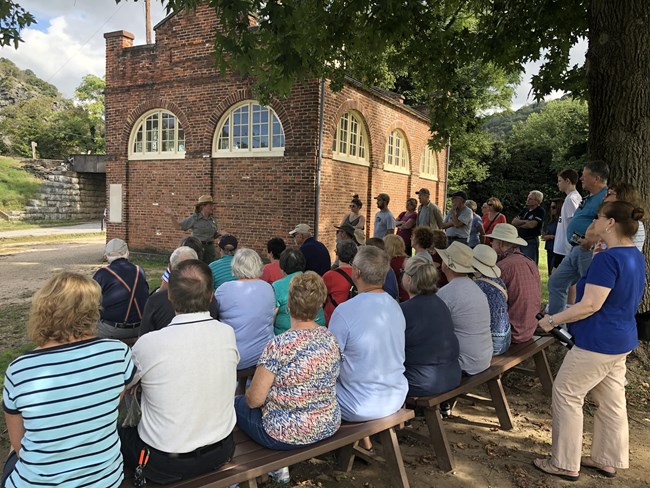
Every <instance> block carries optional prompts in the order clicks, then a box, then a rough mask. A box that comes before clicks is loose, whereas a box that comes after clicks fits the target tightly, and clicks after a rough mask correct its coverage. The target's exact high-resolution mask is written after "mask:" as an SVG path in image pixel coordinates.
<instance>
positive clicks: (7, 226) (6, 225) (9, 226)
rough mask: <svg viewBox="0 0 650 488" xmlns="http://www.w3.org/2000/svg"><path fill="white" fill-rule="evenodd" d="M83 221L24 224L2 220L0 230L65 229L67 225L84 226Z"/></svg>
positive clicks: (31, 221) (51, 221)
mask: <svg viewBox="0 0 650 488" xmlns="http://www.w3.org/2000/svg"><path fill="white" fill-rule="evenodd" d="M83 223H84V221H81V220H30V221H28V222H23V221H22V220H17V221H14V222H8V221H6V220H0V230H20V229H38V228H40V227H65V226H66V225H76V224H83Z"/></svg>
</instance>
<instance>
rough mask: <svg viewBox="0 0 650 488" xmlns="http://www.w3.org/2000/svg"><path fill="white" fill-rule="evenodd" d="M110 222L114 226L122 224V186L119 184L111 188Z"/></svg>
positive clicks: (109, 200) (109, 196)
mask: <svg viewBox="0 0 650 488" xmlns="http://www.w3.org/2000/svg"><path fill="white" fill-rule="evenodd" d="M108 221H109V222H111V223H113V224H119V223H121V222H122V185H121V184H119V183H118V184H114V185H110V186H109V190H108Z"/></svg>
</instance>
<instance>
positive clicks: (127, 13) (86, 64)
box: [0, 0, 165, 98]
mask: <svg viewBox="0 0 650 488" xmlns="http://www.w3.org/2000/svg"><path fill="white" fill-rule="evenodd" d="M20 3H21V5H22V6H23V7H24V8H25V9H27V10H28V11H29V12H31V13H32V14H33V15H34V16H35V17H36V20H37V22H38V24H36V25H33V26H31V27H30V28H28V29H25V30H24V31H23V33H22V38H23V40H24V41H25V42H23V43H21V44H20V46H19V48H18V49H17V50H16V49H14V48H13V47H11V46H4V47H2V48H0V57H4V58H8V59H10V60H11V61H13V62H14V63H15V64H16V65H17V66H18V67H19V68H21V69H31V70H32V71H33V72H34V73H35V74H36V75H37V76H38V77H39V78H42V79H44V80H46V81H48V82H49V83H52V84H53V85H55V86H56V87H57V88H58V89H59V91H61V92H62V93H63V95H64V96H66V97H68V98H70V97H72V96H73V95H74V90H75V88H76V87H77V86H78V85H79V83H80V82H81V79H82V78H83V77H84V76H85V75H87V74H94V75H97V76H104V72H105V63H106V61H105V41H104V33H105V32H111V31H116V30H126V31H129V32H131V33H133V34H135V36H136V39H135V43H136V44H144V42H145V12H144V1H143V0H140V1H139V2H133V1H127V0H122V1H121V2H120V3H119V4H116V3H115V1H114V0H23V1H21V2H20ZM151 10H152V14H151V23H152V26H154V25H156V24H157V23H158V22H160V21H161V20H162V19H163V18H164V17H165V13H164V9H163V7H162V4H161V3H160V2H159V1H156V0H154V1H152V2H151Z"/></svg>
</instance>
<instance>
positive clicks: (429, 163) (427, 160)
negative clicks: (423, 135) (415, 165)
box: [420, 146, 438, 180]
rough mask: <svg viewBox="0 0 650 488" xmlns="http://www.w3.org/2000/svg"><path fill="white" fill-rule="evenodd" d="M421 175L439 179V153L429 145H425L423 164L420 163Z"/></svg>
mask: <svg viewBox="0 0 650 488" xmlns="http://www.w3.org/2000/svg"><path fill="white" fill-rule="evenodd" d="M420 176H421V177H422V178H428V179H431V180H437V179H438V154H437V153H435V152H434V151H433V150H432V149H431V148H430V147H429V146H425V147H424V154H423V155H422V164H420Z"/></svg>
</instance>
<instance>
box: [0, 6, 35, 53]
mask: <svg viewBox="0 0 650 488" xmlns="http://www.w3.org/2000/svg"><path fill="white" fill-rule="evenodd" d="M35 22H36V19H35V18H34V16H33V15H32V14H30V13H29V12H27V11H26V10H25V9H24V8H23V7H21V6H20V5H18V3H16V2H14V1H13V0H1V1H0V47H2V46H9V45H11V44H13V45H14V47H15V48H18V45H19V43H20V41H22V39H21V38H20V32H21V31H22V30H23V29H24V28H25V27H29V26H30V25H32V24H34V23H35Z"/></svg>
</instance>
